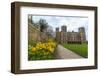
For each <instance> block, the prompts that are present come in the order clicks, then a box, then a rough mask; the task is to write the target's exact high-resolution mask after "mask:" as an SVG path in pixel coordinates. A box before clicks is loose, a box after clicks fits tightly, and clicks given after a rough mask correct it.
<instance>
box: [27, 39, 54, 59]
mask: <svg viewBox="0 0 100 76" xmlns="http://www.w3.org/2000/svg"><path fill="white" fill-rule="evenodd" d="M55 48H56V43H55V42H54V41H51V40H48V42H38V43H36V45H35V46H32V45H29V46H28V60H49V59H54V51H55Z"/></svg>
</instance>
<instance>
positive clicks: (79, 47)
mask: <svg viewBox="0 0 100 76" xmlns="http://www.w3.org/2000/svg"><path fill="white" fill-rule="evenodd" d="M63 46H64V47H65V48H67V49H69V50H71V51H73V52H75V53H77V54H79V55H80V56H82V57H84V58H87V57H88V44H86V43H83V44H63Z"/></svg>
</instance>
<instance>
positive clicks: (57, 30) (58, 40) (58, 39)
mask: <svg viewBox="0 0 100 76" xmlns="http://www.w3.org/2000/svg"><path fill="white" fill-rule="evenodd" d="M56 40H57V42H58V43H59V42H60V32H59V28H58V27H57V28H56Z"/></svg>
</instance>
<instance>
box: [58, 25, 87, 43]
mask: <svg viewBox="0 0 100 76" xmlns="http://www.w3.org/2000/svg"><path fill="white" fill-rule="evenodd" d="M56 40H57V41H58V42H59V43H83V42H86V34H85V28H84V27H80V28H78V32H74V31H72V32H67V26H62V27H61V31H59V28H58V27H57V28H56Z"/></svg>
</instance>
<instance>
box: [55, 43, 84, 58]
mask: <svg viewBox="0 0 100 76" xmlns="http://www.w3.org/2000/svg"><path fill="white" fill-rule="evenodd" d="M55 57H56V58H57V59H79V58H83V57H81V56H79V55H78V54H76V53H74V52H72V51H70V50H68V49H66V48H64V47H63V46H62V45H60V44H59V45H58V46H57V50H56V52H55Z"/></svg>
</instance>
